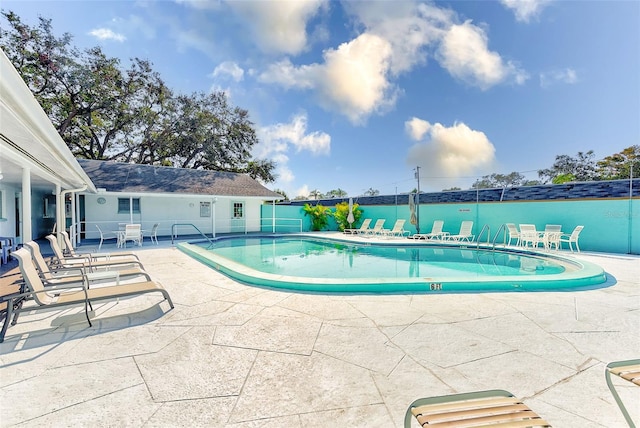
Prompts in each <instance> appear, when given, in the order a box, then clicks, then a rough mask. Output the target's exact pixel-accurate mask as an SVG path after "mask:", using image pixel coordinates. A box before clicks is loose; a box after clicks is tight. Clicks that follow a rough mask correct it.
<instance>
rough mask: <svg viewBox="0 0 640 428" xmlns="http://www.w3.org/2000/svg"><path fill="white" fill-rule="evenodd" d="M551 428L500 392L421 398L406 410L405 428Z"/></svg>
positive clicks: (513, 398)
mask: <svg viewBox="0 0 640 428" xmlns="http://www.w3.org/2000/svg"><path fill="white" fill-rule="evenodd" d="M413 418H415V419H416V420H417V421H418V423H419V424H420V426H422V427H425V428H426V427H430V426H434V427H489V426H496V427H512V428H517V427H523V428H524V427H550V426H551V425H550V424H549V423H548V422H547V421H545V420H544V419H542V418H541V417H540V416H538V415H537V414H536V413H534V412H533V411H532V410H531V409H530V408H529V407H527V405H525V404H524V403H523V402H522V400H520V399H518V398H516V397H514V395H513V394H511V393H510V392H507V391H503V390H497V389H496V390H491V391H478V392H469V393H463V394H454V395H444V396H440V397H431V398H420V399H418V400H416V401H414V402H413V403H411V405H410V406H409V408H408V409H407V412H406V414H405V418H404V427H405V428H411V422H412V420H413Z"/></svg>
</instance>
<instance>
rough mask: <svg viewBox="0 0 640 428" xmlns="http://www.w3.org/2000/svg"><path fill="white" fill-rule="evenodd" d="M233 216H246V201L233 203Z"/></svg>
mask: <svg viewBox="0 0 640 428" xmlns="http://www.w3.org/2000/svg"><path fill="white" fill-rule="evenodd" d="M233 218H244V202H234V203H233Z"/></svg>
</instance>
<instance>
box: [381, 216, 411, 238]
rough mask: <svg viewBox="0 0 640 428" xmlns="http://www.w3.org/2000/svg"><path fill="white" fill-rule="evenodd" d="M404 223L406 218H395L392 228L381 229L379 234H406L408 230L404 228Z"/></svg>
mask: <svg viewBox="0 0 640 428" xmlns="http://www.w3.org/2000/svg"><path fill="white" fill-rule="evenodd" d="M405 223H406V220H404V219H400V220H396V222H395V224H394V225H393V228H392V229H382V230H381V231H380V233H379V235H381V236H386V237H393V236H397V237H402V236H404V235H408V234H409V231H408V230H404V224H405Z"/></svg>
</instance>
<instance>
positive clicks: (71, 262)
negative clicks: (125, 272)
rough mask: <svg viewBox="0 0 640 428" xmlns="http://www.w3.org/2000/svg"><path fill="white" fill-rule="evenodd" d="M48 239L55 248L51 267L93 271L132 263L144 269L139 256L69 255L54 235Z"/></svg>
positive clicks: (53, 248) (120, 267) (48, 236)
mask: <svg viewBox="0 0 640 428" xmlns="http://www.w3.org/2000/svg"><path fill="white" fill-rule="evenodd" d="M46 238H47V240H48V241H49V244H50V245H51V249H52V250H53V255H54V257H53V260H52V262H51V263H50V264H49V265H50V267H51V268H57V267H60V266H63V267H67V268H70V267H73V268H80V267H81V268H85V269H86V270H88V271H92V270H94V269H97V268H108V269H122V268H126V267H130V266H131V265H137V266H140V269H144V267H143V266H142V263H140V260H138V258H137V257H135V258H134V257H129V256H127V257H114V258H113V259H112V258H109V257H105V258H94V257H91V256H80V257H67V256H65V255H64V254H63V252H62V249H60V246H59V245H58V240H57V238H56V237H55V236H53V235H47V236H46Z"/></svg>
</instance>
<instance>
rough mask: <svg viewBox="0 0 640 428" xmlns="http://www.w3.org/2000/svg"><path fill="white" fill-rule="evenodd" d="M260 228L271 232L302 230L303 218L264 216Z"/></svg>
mask: <svg viewBox="0 0 640 428" xmlns="http://www.w3.org/2000/svg"><path fill="white" fill-rule="evenodd" d="M260 230H261V231H262V232H271V233H287V232H289V233H291V232H302V219H299V218H282V217H276V218H275V219H274V218H273V217H264V218H262V219H260Z"/></svg>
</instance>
